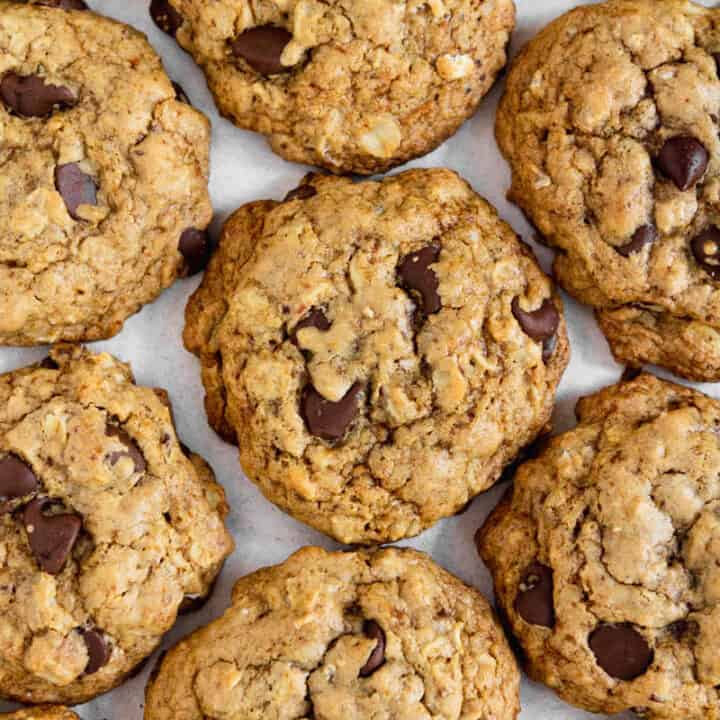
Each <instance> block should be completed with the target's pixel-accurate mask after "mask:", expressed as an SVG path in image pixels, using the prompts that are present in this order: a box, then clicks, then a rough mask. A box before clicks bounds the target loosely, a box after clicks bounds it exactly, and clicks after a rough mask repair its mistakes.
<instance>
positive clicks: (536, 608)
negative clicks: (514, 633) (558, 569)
mask: <svg viewBox="0 0 720 720" xmlns="http://www.w3.org/2000/svg"><path fill="white" fill-rule="evenodd" d="M515 611H516V612H517V614H518V615H519V616H520V617H521V618H522V619H523V620H524V621H525V622H527V623H530V624H531V625H541V626H542V627H548V628H551V627H553V626H554V625H555V606H554V600H553V572H552V570H551V569H550V568H549V567H547V565H543V564H542V563H539V562H534V563H532V564H530V565H528V567H527V568H525V572H524V573H523V575H522V578H521V579H520V588H519V590H518V594H517V597H516V598H515Z"/></svg>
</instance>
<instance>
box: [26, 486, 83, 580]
mask: <svg viewBox="0 0 720 720" xmlns="http://www.w3.org/2000/svg"><path fill="white" fill-rule="evenodd" d="M49 505H52V500H51V499H50V498H37V499H35V500H33V501H32V502H31V503H30V504H29V505H28V506H27V507H26V508H25V512H24V513H23V523H24V525H25V530H26V531H27V534H28V542H29V543H30V549H31V550H32V552H33V555H34V556H35V559H36V560H37V561H38V564H39V565H40V568H41V569H42V570H44V571H45V572H46V573H50V574H51V575H57V574H58V573H59V572H60V571H61V570H62V569H63V566H64V565H65V562H66V561H67V559H68V557H69V556H70V553H71V552H72V549H73V545H75V541H76V540H77V537H78V533H79V532H80V528H81V527H82V520H81V519H80V517H79V516H78V515H73V514H71V513H62V514H58V515H44V514H43V511H44V510H45V509H46V508H47V507H48V506H49Z"/></svg>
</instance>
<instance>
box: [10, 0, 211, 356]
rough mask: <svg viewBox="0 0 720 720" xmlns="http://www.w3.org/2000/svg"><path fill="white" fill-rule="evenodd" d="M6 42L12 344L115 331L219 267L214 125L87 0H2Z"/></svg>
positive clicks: (137, 41) (143, 47)
mask: <svg viewBox="0 0 720 720" xmlns="http://www.w3.org/2000/svg"><path fill="white" fill-rule="evenodd" d="M0 37H2V38H6V39H7V41H6V42H2V43H0V68H2V70H0V137H2V138H3V142H4V146H6V147H5V150H4V155H3V156H2V180H3V182H2V184H1V185H0V238H2V250H1V251H0V345H39V344H44V343H53V342H58V341H63V340H64V341H73V342H75V341H83V340H97V339H101V338H106V337H110V336H112V335H114V334H116V333H117V332H118V331H119V330H120V329H121V327H122V325H123V323H124V322H125V320H126V319H127V318H128V317H129V316H131V315H132V314H133V313H135V312H137V311H138V310H139V309H140V308H141V307H142V306H143V305H145V304H146V303H149V302H152V301H153V300H154V299H155V298H156V297H157V296H158V295H159V294H160V293H161V292H162V290H164V289H165V288H167V287H168V286H169V285H171V284H172V283H173V281H174V280H175V279H176V278H178V277H182V276H185V275H188V274H190V273H194V272H198V271H199V270H201V269H203V268H204V266H205V264H206V263H207V259H208V256H209V243H208V240H207V234H206V228H207V226H208V224H209V223H210V220H211V218H212V208H211V205H210V199H209V195H208V188H207V183H208V174H209V162H208V154H209V147H210V126H209V122H208V120H207V118H205V117H204V116H203V115H202V114H201V113H200V112H198V111H197V110H195V109H193V108H192V107H191V106H190V105H189V104H188V103H186V102H183V100H182V95H179V96H178V95H177V94H176V90H175V88H174V87H173V84H172V83H171V81H170V79H169V78H168V77H167V75H166V74H165V71H164V69H163V66H162V62H161V61H160V58H159V57H158V56H157V54H156V53H155V51H154V50H153V49H152V47H151V46H150V44H149V43H148V42H147V39H146V38H145V37H144V36H143V35H142V34H140V33H139V32H137V31H135V30H133V29H132V28H130V27H128V26H127V25H123V24H122V23H118V22H115V21H113V20H110V19H109V18H105V17H102V16H100V15H96V14H95V13H93V12H89V11H87V8H86V7H85V3H84V2H82V0H41V1H38V2H30V3H19V2H7V1H6V0H0ZM87 38H92V42H85V39H87ZM10 39H11V40H12V41H11V40H10Z"/></svg>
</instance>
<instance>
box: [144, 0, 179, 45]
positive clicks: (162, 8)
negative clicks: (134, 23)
mask: <svg viewBox="0 0 720 720" xmlns="http://www.w3.org/2000/svg"><path fill="white" fill-rule="evenodd" d="M150 17H151V18H152V19H153V21H154V23H155V24H156V25H157V26H158V27H159V28H160V29H161V30H162V31H163V32H164V33H167V34H168V35H170V36H172V37H175V33H177V31H178V29H179V28H180V26H181V25H182V24H183V17H182V15H181V14H180V13H179V12H178V11H177V10H176V9H175V8H174V7H173V6H172V5H171V4H170V2H169V0H152V2H151V3H150Z"/></svg>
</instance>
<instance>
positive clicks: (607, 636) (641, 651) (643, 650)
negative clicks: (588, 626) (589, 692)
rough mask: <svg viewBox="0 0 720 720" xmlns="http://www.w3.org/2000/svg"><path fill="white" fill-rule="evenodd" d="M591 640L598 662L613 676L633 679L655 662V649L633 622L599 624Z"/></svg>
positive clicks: (591, 647)
mask: <svg viewBox="0 0 720 720" xmlns="http://www.w3.org/2000/svg"><path fill="white" fill-rule="evenodd" d="M588 642H589V644H590V649H591V650H592V651H593V653H594V655H595V659H596V660H597V664H598V665H599V666H600V667H601V668H602V669H603V670H604V671H605V672H606V673H607V674H608V675H610V677H614V678H617V679H618V680H634V679H635V678H636V677H640V675H642V674H643V673H644V672H645V671H646V670H647V669H648V668H649V667H650V664H651V663H652V661H653V651H652V649H651V648H650V646H649V645H648V643H647V641H646V640H645V638H644V637H643V636H642V635H641V634H640V633H639V632H638V631H637V630H636V629H635V628H634V627H633V626H632V625H600V626H599V627H598V628H597V629H596V630H594V631H593V632H592V633H591V635H590V637H589V639H588Z"/></svg>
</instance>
